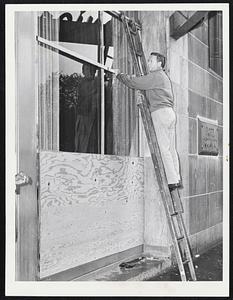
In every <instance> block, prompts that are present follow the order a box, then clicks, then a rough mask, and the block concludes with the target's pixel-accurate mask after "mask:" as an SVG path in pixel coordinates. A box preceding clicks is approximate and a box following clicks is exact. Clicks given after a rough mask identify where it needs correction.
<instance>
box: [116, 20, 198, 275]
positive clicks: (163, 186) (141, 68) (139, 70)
mask: <svg viewBox="0 0 233 300" xmlns="http://www.w3.org/2000/svg"><path fill="white" fill-rule="evenodd" d="M121 18H122V22H123V25H124V27H125V32H126V35H127V39H128V42H129V45H130V52H131V55H132V59H133V62H134V67H135V69H136V74H137V75H142V74H147V73H148V68H147V63H146V60H145V55H144V51H143V49H142V48H141V49H142V55H141V56H140V59H141V60H140V61H139V57H138V56H137V54H136V49H135V44H134V41H133V36H132V34H131V31H130V29H129V26H128V22H127V20H126V19H125V18H124V15H122V16H121ZM137 38H139V41H140V36H139V32H138V30H137ZM142 94H143V97H142V101H141V102H140V103H138V107H139V109H140V111H141V115H142V120H143V124H144V128H145V132H146V136H147V140H148V144H149V148H150V152H151V157H152V161H153V165H154V168H155V173H156V177H157V180H158V184H159V188H160V193H161V198H162V202H163V205H164V209H165V213H166V217H167V221H168V226H169V229H170V234H171V238H172V242H173V247H174V251H175V254H176V259H177V263H178V268H179V271H180V275H181V280H182V281H186V274H185V269H184V261H183V259H182V254H181V252H182V251H181V248H180V247H181V245H180V243H179V242H178V237H177V232H176V229H175V224H174V220H173V216H171V214H170V213H171V212H170V210H169V209H170V208H169V200H170V202H171V203H173V200H172V195H171V193H170V190H169V188H168V182H167V178H166V174H165V169H164V165H163V161H162V157H161V153H160V149H159V145H158V141H157V137H156V132H155V129H154V125H153V121H152V117H151V114H150V110H149V101H148V99H147V97H146V94H145V91H144V92H142ZM176 221H177V224H178V226H179V231H180V233H181V234H182V235H183V236H184V240H183V242H184V244H185V245H184V249H185V253H186V256H188V261H189V262H188V266H189V270H190V274H191V277H192V279H193V280H196V274H195V270H194V266H193V261H192V256H191V252H190V245H189V243H188V237H187V232H186V230H185V226H184V222H183V218H182V215H181V212H179V213H177V215H176Z"/></svg>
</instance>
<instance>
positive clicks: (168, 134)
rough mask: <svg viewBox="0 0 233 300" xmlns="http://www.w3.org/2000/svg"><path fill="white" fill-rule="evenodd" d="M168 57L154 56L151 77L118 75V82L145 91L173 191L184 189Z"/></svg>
mask: <svg viewBox="0 0 233 300" xmlns="http://www.w3.org/2000/svg"><path fill="white" fill-rule="evenodd" d="M164 67H165V57H164V56H163V55H162V54H160V53H157V52H152V53H151V54H150V57H149V60H148V68H149V71H150V72H149V74H147V75H143V76H139V77H132V76H129V75H126V74H122V73H119V72H118V74H117V78H118V79H119V80H120V81H121V82H122V83H123V84H125V85H126V86H127V87H129V88H131V89H136V90H144V91H145V92H146V96H147V98H148V100H149V104H150V112H151V116H152V120H153V124H154V128H155V132H156V136H157V140H158V144H159V148H160V151H161V156H162V160H163V164H164V169H165V173H166V177H167V181H168V186H169V189H170V191H172V190H174V189H176V188H178V187H181V178H180V172H179V160H178V155H177V152H176V146H175V124H176V115H175V112H174V110H173V106H174V97H173V91H172V85H171V80H170V78H169V77H168V75H167V74H166V73H165V71H164Z"/></svg>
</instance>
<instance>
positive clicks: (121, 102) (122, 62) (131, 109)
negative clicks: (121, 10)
mask: <svg viewBox="0 0 233 300" xmlns="http://www.w3.org/2000/svg"><path fill="white" fill-rule="evenodd" d="M136 14H137V12H127V13H126V15H127V16H129V17H130V18H132V19H135V18H136ZM112 21H113V22H112V34H113V48H114V60H113V61H114V63H113V67H114V68H116V69H119V70H120V71H121V72H123V73H126V74H134V70H133V63H132V58H131V53H130V50H129V47H128V43H127V38H126V34H125V30H124V28H123V24H122V23H121V22H120V21H119V20H118V19H115V18H113V19H112ZM112 105H113V153H114V154H116V155H127V156H128V155H129V156H138V155H139V140H138V135H139V129H138V118H139V112H138V108H137V105H136V101H135V92H134V90H132V89H129V88H128V87H126V86H125V85H123V84H121V83H120V82H119V81H118V80H116V81H115V83H114V85H113V104H112Z"/></svg>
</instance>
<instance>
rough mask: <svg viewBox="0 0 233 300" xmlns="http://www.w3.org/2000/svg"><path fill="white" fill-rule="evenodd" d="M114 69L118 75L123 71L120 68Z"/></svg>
mask: <svg viewBox="0 0 233 300" xmlns="http://www.w3.org/2000/svg"><path fill="white" fill-rule="evenodd" d="M112 70H113V71H114V73H115V75H118V74H120V73H121V72H120V69H112Z"/></svg>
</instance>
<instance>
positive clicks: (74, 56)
mask: <svg viewBox="0 0 233 300" xmlns="http://www.w3.org/2000/svg"><path fill="white" fill-rule="evenodd" d="M103 13H107V14H109V15H110V16H111V17H114V18H115V19H117V20H118V21H120V22H122V20H121V13H120V12H119V11H98V18H99V19H100V45H99V49H100V56H99V62H96V61H95V60H92V59H90V58H88V57H86V56H84V55H82V54H80V53H79V52H77V51H74V50H70V49H68V48H66V47H64V46H61V45H59V42H54V41H50V40H47V39H45V38H42V37H40V36H39V35H37V36H36V41H37V43H38V46H39V44H40V43H41V44H44V45H46V46H48V47H51V48H53V49H54V50H56V51H58V53H59V54H60V55H63V56H65V57H69V58H71V59H78V60H80V61H81V62H87V63H89V64H91V65H93V66H95V67H98V68H99V69H100V82H101V87H100V97H101V103H100V112H101V113H100V123H101V124H100V128H101V129H100V154H105V88H104V72H110V73H112V74H115V70H114V69H111V68H109V67H106V66H105V65H104V23H103ZM126 18H127V19H129V20H130V18H129V17H126ZM134 23H135V25H136V27H137V28H138V29H139V30H140V31H141V30H142V27H141V25H140V24H138V23H137V22H134ZM138 123H139V124H138V126H139V136H138V139H139V153H138V154H139V157H140V156H141V153H142V150H141V132H140V128H141V126H142V125H141V116H140V114H139V118H138Z"/></svg>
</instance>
